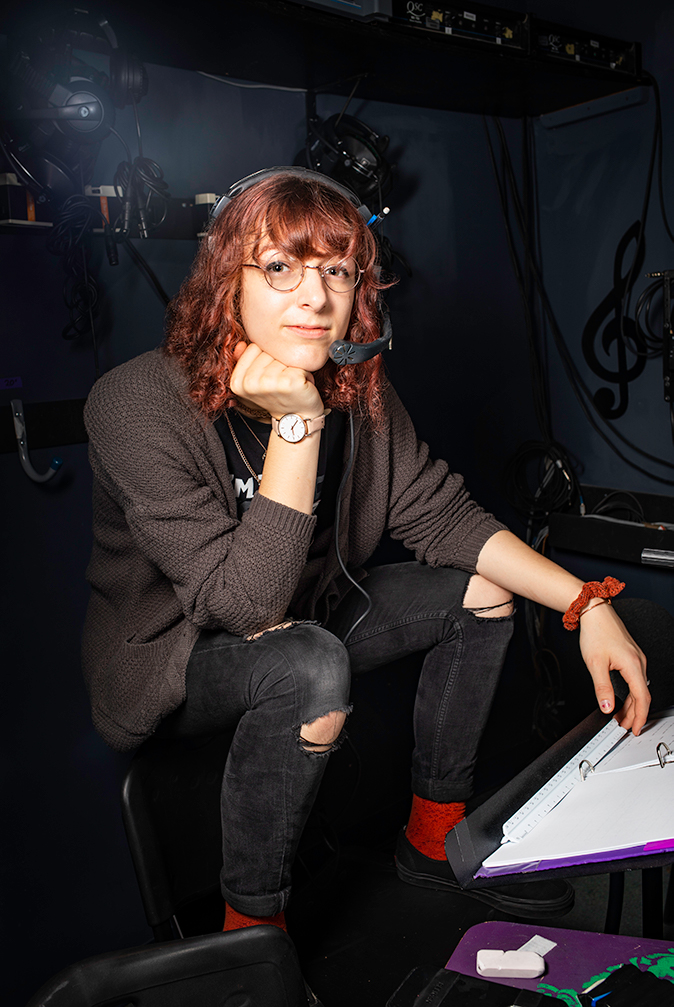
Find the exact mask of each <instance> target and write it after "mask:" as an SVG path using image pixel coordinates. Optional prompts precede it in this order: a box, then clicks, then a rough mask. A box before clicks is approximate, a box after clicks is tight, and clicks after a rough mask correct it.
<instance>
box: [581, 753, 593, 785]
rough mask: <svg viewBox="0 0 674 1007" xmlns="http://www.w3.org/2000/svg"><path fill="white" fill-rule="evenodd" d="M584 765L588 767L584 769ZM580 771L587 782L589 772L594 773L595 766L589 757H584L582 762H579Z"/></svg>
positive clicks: (582, 778)
mask: <svg viewBox="0 0 674 1007" xmlns="http://www.w3.org/2000/svg"><path fill="white" fill-rule="evenodd" d="M584 766H587V767H588V768H587V769H583V767H584ZM578 772H579V773H580V778H581V780H583V782H585V779H586V777H587V775H588V773H594V766H593V765H592V763H591V762H590V760H589V759H583V760H582V762H579V763H578Z"/></svg>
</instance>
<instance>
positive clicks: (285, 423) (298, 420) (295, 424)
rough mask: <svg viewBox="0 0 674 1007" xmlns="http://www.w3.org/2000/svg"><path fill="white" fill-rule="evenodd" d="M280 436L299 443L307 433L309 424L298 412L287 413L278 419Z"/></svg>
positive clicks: (293, 442) (292, 442)
mask: <svg viewBox="0 0 674 1007" xmlns="http://www.w3.org/2000/svg"><path fill="white" fill-rule="evenodd" d="M278 432H279V437H282V438H283V440H284V441H289V442H290V443H291V444H297V443H298V441H301V440H304V438H305V437H306V435H307V425H306V423H305V422H304V420H303V419H302V417H301V416H298V415H297V413H286V414H285V416H282V417H281V419H280V420H279V421H278Z"/></svg>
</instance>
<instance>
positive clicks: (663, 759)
mask: <svg viewBox="0 0 674 1007" xmlns="http://www.w3.org/2000/svg"><path fill="white" fill-rule="evenodd" d="M655 754H656V755H657V757H658V762H659V763H660V769H664V768H665V766H666V765H667V763H668V762H670V761H671V760H670V759H668V758H667V756H668V755H673V754H674V753H673V752H672V750H671V748H670V747H669V745H668V744H667V742H666V741H661V742H660V744H659V745H658V746H657V748H656V749H655Z"/></svg>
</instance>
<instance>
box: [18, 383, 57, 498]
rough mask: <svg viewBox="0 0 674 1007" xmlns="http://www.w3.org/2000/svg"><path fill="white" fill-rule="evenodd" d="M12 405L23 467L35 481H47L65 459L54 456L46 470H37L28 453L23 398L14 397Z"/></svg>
mask: <svg viewBox="0 0 674 1007" xmlns="http://www.w3.org/2000/svg"><path fill="white" fill-rule="evenodd" d="M11 406H12V419H13V420H14V433H15V434H16V442H17V445H18V448H19V458H20V459H21V467H22V468H23V471H24V472H25V473H26V475H27V476H29V478H31V479H32V480H33V482H35V483H46V482H47V480H49V479H51V478H52V476H55V475H56V473H57V472H58V470H59V469H60V468H61V466H62V465H63V461H62V460H61V459H60V458H52V460H51V465H50V467H49V468H48V469H47V471H46V472H44V473H42V474H40V473H39V472H36V471H35V469H34V468H33V465H32V463H31V460H30V456H29V454H28V437H27V435H26V421H25V419H24V415H23V402H22V401H21V399H12V401H11Z"/></svg>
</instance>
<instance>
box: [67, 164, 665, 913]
mask: <svg viewBox="0 0 674 1007" xmlns="http://www.w3.org/2000/svg"><path fill="white" fill-rule="evenodd" d="M230 195H231V196H232V198H230V199H229V200H228V201H225V202H226V205H225V206H224V209H222V212H220V213H219V214H218V215H217V217H216V218H215V220H214V222H213V223H212V226H211V227H210V230H209V234H208V237H207V238H206V239H205V240H204V241H203V243H202V245H201V248H200V250H199V253H198V255H197V258H196V261H195V264H194V267H193V270H192V273H191V275H190V277H189V278H188V279H187V280H186V282H185V284H184V285H183V288H182V289H181V291H180V293H179V294H178V296H177V298H176V299H175V300H174V302H173V303H172V304H171V307H170V309H169V316H168V332H167V337H166V342H165V345H164V346H163V347H162V348H161V349H159V350H155V351H152V352H150V353H146V354H144V355H142V356H140V357H138V358H136V359H135V360H131V361H130V362H129V363H127V364H124V365H122V366H121V367H118V368H115V369H114V370H113V371H111V372H109V373H108V374H106V375H105V376H104V377H103V378H102V379H101V380H100V381H99V382H97V384H96V386H95V387H94V389H93V391H92V393H91V395H90V397H89V401H88V403H87V407H86V422H87V428H88V431H89V436H90V451H91V463H92V467H93V471H94V476H95V481H94V522H95V526H94V533H95V534H94V548H93V555H92V559H91V564H90V567H89V572H88V576H89V580H90V583H91V588H92V594H91V602H90V607H89V612H88V617H87V622H86V627H85V633H84V650H83V653H84V671H85V675H86V679H87V682H88V686H89V690H90V695H91V701H92V709H93V716H94V722H95V724H96V726H97V728H98V730H99V731H100V733H101V734H102V736H103V737H104V738H105V739H106V741H108V742H109V743H110V744H111V745H112V746H113V747H115V748H118V749H121V750H124V749H130V748H133V747H134V746H137V745H138V744H140V743H141V742H142V741H144V740H145V739H146V738H148V737H149V736H150V735H151V734H153V733H154V732H157V731H159V733H160V734H162V735H163V736H164V737H172V738H188V737H194V736H199V735H209V734H213V733H215V732H217V731H218V730H220V729H223V728H224V727H227V726H231V725H236V732H235V735H234V741H233V744H232V747H231V750H230V753H229V756H228V760H227V765H226V769H225V776H224V781H223V790H222V802H223V856H224V864H223V870H222V890H223V894H224V897H225V900H226V903H227V916H226V923H225V926H226V928H234V927H239V926H245V925H250V924H251V923H256V922H260V921H265V922H270V921H271V922H275V923H277V924H278V925H281V926H283V925H284V919H283V910H284V908H285V906H286V904H287V901H288V897H289V894H290V869H291V865H292V860H293V855H294V852H295V850H296V848H297V843H298V840H299V837H300V834H301V831H302V828H303V826H304V823H305V822H306V819H307V815H308V813H309V811H310V808H311V806H312V802H313V801H314V798H315V796H316V792H317V789H318V786H319V783H320V779H321V776H322V773H323V771H324V768H325V764H326V756H327V755H328V753H329V752H331V751H332V750H334V749H335V748H336V747H337V746H338V745H339V743H340V739H341V737H342V732H343V728H344V723H345V721H346V718H347V715H348V712H349V682H350V676H351V675H352V674H361V673H364V672H367V671H368V670H370V669H372V668H375V667H377V666H378V665H382V664H385V663H387V662H388V661H390V660H392V659H395V658H398V657H401V656H402V655H404V654H407V653H412V652H419V651H423V652H425V653H426V657H425V661H424V666H423V670H422V674H421V679H420V682H419V688H418V693H417V701H416V707H415V713H414V728H415V737H416V748H415V751H414V756H413V767H412V770H413V772H412V779H413V791H414V797H413V803H412V811H411V816H410V821H409V823H408V826H407V829H406V831H405V832H404V833H403V834H401V837H400V839H399V843H398V849H397V866H398V872H399V874H400V876H401V877H402V878H403V879H404V880H405V881H408V882H410V883H412V884H420V885H432V886H437V887H447V888H457V885H456V881H455V880H454V876H453V874H452V871H451V868H450V866H449V864H448V862H447V860H446V857H445V854H444V838H445V835H446V833H447V831H448V830H449V829H450V828H452V827H453V826H454V825H455V824H456V823H457V822H458V821H460V819H461V818H462V816H463V814H464V807H465V804H464V802H465V800H466V798H467V797H468V796H469V795H470V792H471V779H472V772H473V767H474V763H475V756H476V750H477V746H478V742H479V740H480V735H481V732H482V729H483V727H484V724H485V721H486V718H487V715H488V713H489V709H490V706H491V702H492V698H493V694H494V690H495V687H496V683H497V680H498V676H499V673H500V670H501V666H502V663H503V658H504V655H505V651H506V648H507V645H508V641H509V638H510V635H511V630H512V619H513V614H512V613H513V594H520V595H523V596H525V597H527V598H531V599H533V600H534V601H536V602H538V603H541V604H544V605H547V606H548V607H550V608H552V609H556V610H557V611H559V612H565V611H566V610H568V609H569V608H570V607H572V608H573V606H574V602H575V603H576V604H575V608H573V611H574V612H575V616H574V618H576V619H577V617H578V615H579V614H580V616H581V618H580V646H581V650H582V653H583V656H584V659H585V661H586V664H587V666H588V669H589V672H590V674H591V676H592V678H593V681H594V687H595V691H596V695H597V700H598V703H599V705H600V708H601V709H602V710H603V711H604V712H610V711H612V710H613V708H614V693H613V688H612V685H611V680H610V677H609V672H611V671H612V670H618V671H619V672H620V674H621V676H622V678H623V680H624V683H625V693H626V698H625V702H624V705H623V707H622V712H621V713H620V720H621V723H622V724H623V725H624V726H625V727H627V728H629V727H631V728H632V730H633V731H634V732H635V733H638V732H639V730H640V729H641V727H642V726H643V724H644V722H645V719H646V715H647V711H648V705H649V692H648V688H647V681H646V670H645V668H646V666H645V658H644V656H643V654H642V652H641V650H640V649H639V647H638V646H637V645H636V644H635V643H634V641H633V640H632V638H631V637H630V635H629V634H628V632H627V630H626V629H625V627H624V625H623V624H622V622H621V621H620V619H619V618H618V616H617V615H616V613H615V611H614V609H613V608H612V607H611V606H610V604H605V601H606V600H607V594H608V593H610V592H609V590H608V587H606V586H602V587H601V588H591V589H587V590H586V591H585V595H587V597H585V595H583V596H581V591H582V589H583V584H582V582H581V581H579V580H578V579H577V578H576V577H574V576H572V575H571V574H570V573H567V572H566V571H564V570H562V569H561V568H560V567H558V566H556V565H554V564H553V563H551V562H549V561H548V560H546V559H544V558H542V557H541V556H539V555H538V554H537V553H535V552H533V551H532V550H531V549H529V548H528V547H527V546H526V545H524V544H523V543H522V542H520V541H519V539H517V538H516V537H515V536H514V535H512V534H511V533H510V532H509V531H508V530H507V529H506V528H505V527H504V526H503V525H502V524H500V523H499V522H498V521H496V520H495V519H494V518H493V517H492V516H491V515H489V514H486V513H485V512H484V511H483V510H482V509H481V508H480V507H479V506H478V505H477V504H476V503H475V502H474V501H472V500H471V498H470V497H469V495H468V493H467V491H466V489H465V487H464V485H463V481H462V479H461V477H459V476H456V475H452V474H451V473H450V472H449V470H448V467H447V465H446V464H445V463H444V462H437V461H432V460H431V459H430V458H429V456H428V449H427V447H426V446H425V445H424V444H423V443H420V442H418V441H417V438H416V436H415V433H414V429H413V426H412V423H411V421H410V419H409V417H408V415H407V413H406V412H405V410H404V408H403V406H402V405H401V403H400V401H399V399H398V398H397V396H396V394H395V392H394V390H393V389H392V387H391V386H390V384H389V382H388V381H387V379H386V377H385V374H384V371H383V368H382V362H381V357H379V356H376V357H374V358H373V359H371V360H368V361H367V362H364V363H359V364H356V365H353V366H345V367H339V366H337V365H336V364H335V363H333V361H332V360H331V359H330V357H329V350H330V347H331V345H332V344H333V343H335V341H337V340H342V339H346V338H348V339H349V340H351V341H354V342H356V343H358V344H364V343H369V342H372V341H373V340H375V339H376V338H378V337H379V336H380V321H381V316H380V312H379V301H380V297H381V291H382V289H383V288H384V286H385V284H384V283H383V282H382V279H381V277H380V275H379V273H378V270H377V267H376V246H375V242H374V240H373V237H372V235H371V233H370V232H369V231H368V228H367V226H366V223H365V220H364V218H363V216H362V213H361V212H359V209H358V200H357V198H356V197H354V196H353V194H350V193H348V190H344V189H343V188H342V187H340V186H337V185H336V184H335V183H333V182H332V181H331V180H329V179H325V178H323V177H322V176H318V175H316V174H315V173H313V172H307V171H305V170H303V169H274V170H273V171H270V172H262V173H260V174H259V176H252V177H251V178H249V179H246V180H243V182H242V183H239V184H238V185H237V186H235V187H234V189H233V190H231V193H230ZM385 529H388V530H389V531H390V532H391V534H392V535H393V536H394V537H395V538H398V539H401V540H402V542H403V543H404V544H405V545H406V546H407V548H408V549H409V550H410V551H411V553H413V554H414V559H411V560H410V562H409V563H404V564H396V565H393V566H387V567H381V568H378V569H373V570H370V571H369V572H368V574H367V576H366V575H365V573H364V565H365V564H366V563H367V561H368V559H369V557H370V556H371V555H372V553H373V551H374V549H375V547H376V546H377V543H378V542H379V540H380V538H381V535H382V533H383V532H384V530H385ZM354 581H356V582H361V581H362V582H363V583H362V584H359V585H358V586H355V585H354ZM363 588H364V589H365V590H366V591H367V595H369V601H368V600H367V598H366V597H365V595H364V593H363V590H362V589H363ZM579 596H581V597H580V600H577V599H579ZM476 897H479V898H481V899H484V900H486V901H488V902H490V903H491V904H493V905H497V906H499V907H500V908H502V909H504V910H505V911H508V912H511V913H515V914H518V915H534V916H537V917H540V916H544V915H551V916H554V915H558V914H560V913H562V912H564V911H566V910H567V909H569V908H570V907H571V904H572V901H573V895H572V890H571V889H570V887H569V886H568V885H567V884H566V883H565V882H560V881H552V882H551V881H546V882H528V883H525V884H518V885H512V886H505V887H503V888H500V889H488V890H482V891H480V892H479V893H477V896H476Z"/></svg>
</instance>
